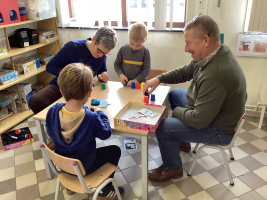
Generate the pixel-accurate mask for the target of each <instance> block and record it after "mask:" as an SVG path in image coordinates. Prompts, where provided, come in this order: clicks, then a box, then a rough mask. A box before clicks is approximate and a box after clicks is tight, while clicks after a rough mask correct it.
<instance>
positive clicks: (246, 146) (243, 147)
mask: <svg viewBox="0 0 267 200" xmlns="http://www.w3.org/2000/svg"><path fill="white" fill-rule="evenodd" d="M238 148H239V149H241V150H242V151H244V152H245V153H247V154H248V155H253V154H256V153H259V152H261V150H260V149H258V148H257V147H255V146H254V145H252V144H250V143H246V144H242V145H240V146H238Z"/></svg>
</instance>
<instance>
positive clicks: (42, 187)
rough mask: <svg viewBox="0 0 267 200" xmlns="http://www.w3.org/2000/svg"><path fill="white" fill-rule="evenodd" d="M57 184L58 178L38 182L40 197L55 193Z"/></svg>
mask: <svg viewBox="0 0 267 200" xmlns="http://www.w3.org/2000/svg"><path fill="white" fill-rule="evenodd" d="M56 185H57V179H52V180H48V181H45V182H42V183H38V186H39V192H40V197H43V196H46V195H49V194H52V193H55V192H56Z"/></svg>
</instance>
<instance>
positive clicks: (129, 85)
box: [127, 79, 138, 87]
mask: <svg viewBox="0 0 267 200" xmlns="http://www.w3.org/2000/svg"><path fill="white" fill-rule="evenodd" d="M132 82H135V83H138V81H137V80H136V79H134V80H130V81H129V82H128V83H127V86H128V87H131V85H132Z"/></svg>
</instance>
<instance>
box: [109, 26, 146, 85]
mask: <svg viewBox="0 0 267 200" xmlns="http://www.w3.org/2000/svg"><path fill="white" fill-rule="evenodd" d="M146 40H147V29H146V25H145V24H143V23H135V24H132V25H131V28H130V29H129V44H124V45H123V46H122V47H121V48H120V50H119V52H118V54H117V58H116V60H115V63H114V68H115V71H116V73H117V74H118V76H119V78H120V82H121V83H122V84H123V85H126V84H127V86H128V87H130V86H131V84H132V82H135V83H137V82H139V83H141V82H144V81H146V77H147V75H148V74H149V72H150V68H151V67H150V53H149V50H148V48H147V47H145V46H144V43H145V41H146Z"/></svg>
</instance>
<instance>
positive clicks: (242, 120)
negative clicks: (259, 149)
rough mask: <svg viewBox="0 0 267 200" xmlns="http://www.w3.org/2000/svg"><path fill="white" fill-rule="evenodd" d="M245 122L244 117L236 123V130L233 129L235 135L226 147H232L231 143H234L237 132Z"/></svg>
mask: <svg viewBox="0 0 267 200" xmlns="http://www.w3.org/2000/svg"><path fill="white" fill-rule="evenodd" d="M245 120H246V117H245V116H244V115H243V116H242V117H241V118H240V119H239V121H238V123H237V125H236V128H235V134H234V136H233V139H232V141H231V142H230V144H228V145H227V146H230V147H231V146H232V145H233V143H234V142H235V139H236V137H237V135H238V134H239V132H240V131H241V128H242V126H243V125H244V123H245Z"/></svg>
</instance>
